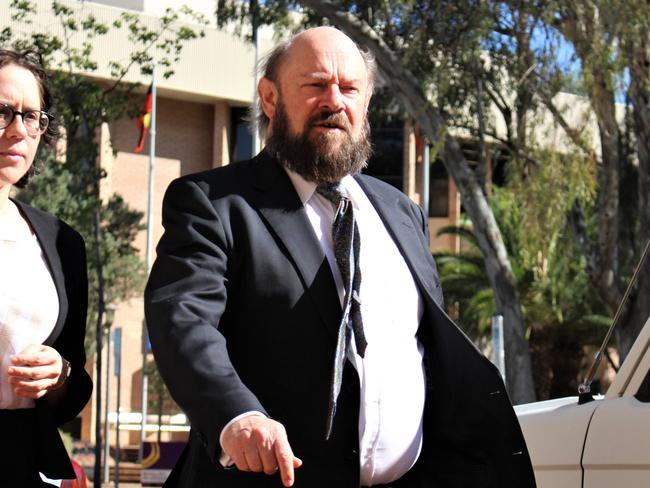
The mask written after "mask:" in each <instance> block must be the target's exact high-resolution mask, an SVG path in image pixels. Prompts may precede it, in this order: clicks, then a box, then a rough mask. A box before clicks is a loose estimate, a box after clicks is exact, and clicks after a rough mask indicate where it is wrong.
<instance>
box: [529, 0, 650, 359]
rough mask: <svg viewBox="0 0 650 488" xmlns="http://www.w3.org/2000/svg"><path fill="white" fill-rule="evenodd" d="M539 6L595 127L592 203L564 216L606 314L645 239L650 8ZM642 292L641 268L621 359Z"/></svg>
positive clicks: (629, 2) (648, 309)
mask: <svg viewBox="0 0 650 488" xmlns="http://www.w3.org/2000/svg"><path fill="white" fill-rule="evenodd" d="M540 7H542V8H543V9H545V17H546V19H547V22H548V24H549V25H550V26H552V27H553V28H556V29H557V31H558V32H559V33H560V34H561V35H562V36H563V38H564V39H565V40H566V41H568V42H570V43H571V44H572V46H573V47H574V49H575V53H576V56H577V58H578V59H579V60H580V81H581V83H582V86H583V87H584V91H585V93H586V96H587V98H588V100H589V102H590V105H591V107H592V110H593V113H594V115H595V118H596V120H597V124H598V135H599V139H600V154H599V155H595V154H594V155H592V157H593V158H594V159H595V160H596V163H597V168H598V200H597V203H596V205H595V207H594V208H587V209H585V208H584V207H583V206H582V205H580V203H579V202H576V205H575V206H574V208H573V210H572V212H571V217H572V223H573V232H574V234H575V237H576V241H577V242H579V243H580V244H581V246H582V250H583V253H584V255H585V256H586V257H587V269H588V272H589V278H590V282H591V285H592V287H593V289H594V290H595V292H596V293H597V294H598V296H599V298H600V299H601V300H602V302H603V303H604V304H605V306H606V307H607V309H608V310H609V313H610V314H612V315H613V314H614V312H615V311H616V309H617V308H618V306H619V304H620V302H621V299H622V297H623V292H624V290H625V288H626V286H627V281H628V279H629V277H630V275H631V271H632V269H633V267H634V264H635V262H636V260H637V259H638V257H639V256H640V254H641V251H642V249H643V248H644V246H645V243H646V242H647V241H648V239H650V208H649V206H648V194H649V192H650V151H649V149H650V138H649V135H650V104H649V100H650V90H649V88H650V56H649V51H648V42H649V41H650V37H649V36H650V31H649V27H650V11H649V9H648V6H647V3H646V2H640V1H636V0H624V1H620V2H615V3H611V2H605V1H599V0H581V1H578V2H560V1H548V2H543V3H542V4H540ZM626 78H628V79H629V82H628V81H626ZM623 92H626V95H627V98H628V100H629V101H630V103H631V106H632V114H631V115H632V116H631V117H629V118H627V117H626V118H621V117H617V113H620V111H619V110H617V104H616V100H617V99H620V97H621V94H622V93H623ZM545 103H546V104H547V106H548V107H549V108H550V109H551V111H552V112H553V113H554V115H555V116H556V119H557V120H558V122H559V123H560V124H561V125H562V126H563V127H564V128H565V130H566V131H567V133H568V134H569V135H570V136H571V138H572V140H573V141H574V143H575V145H576V147H579V148H580V147H584V146H583V142H584V141H582V140H581V139H580V138H579V137H577V134H578V133H579V131H577V130H576V128H575V127H571V126H570V125H569V124H568V123H567V122H566V121H565V120H563V118H562V114H561V113H560V112H559V111H557V110H556V109H555V107H553V105H552V103H551V102H550V100H549V99H548V98H547V97H546V98H545ZM630 119H632V120H631V121H630ZM634 143H636V150H635V149H634V147H633V145H634ZM635 186H636V188H634V187H635ZM649 293H650V276H649V274H648V272H647V270H645V272H643V273H641V275H640V278H639V282H638V284H637V286H636V288H635V290H634V293H632V295H631V298H630V300H629V303H628V304H627V305H626V307H625V309H624V311H625V313H624V315H623V319H622V321H621V324H620V326H619V328H618V329H617V335H616V337H617V343H618V351H619V355H620V357H621V360H622V359H624V358H625V356H626V354H627V352H628V351H629V348H630V347H631V345H632V343H633V342H634V339H635V338H636V336H637V334H638V332H639V331H640V329H641V327H642V326H643V324H644V323H645V321H646V320H647V318H648V315H650V302H649V301H648V300H647V299H646V297H647V296H648V294H649Z"/></svg>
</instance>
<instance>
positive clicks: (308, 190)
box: [283, 166, 358, 206]
mask: <svg viewBox="0 0 650 488" xmlns="http://www.w3.org/2000/svg"><path fill="white" fill-rule="evenodd" d="M283 168H284V170H285V171H286V172H287V175H288V176H289V179H290V180H291V183H292V184H293V187H294V188H295V189H296V193H297V194H298V198H300V201H301V202H302V204H303V206H304V205H305V204H306V203H307V202H308V201H309V200H311V198H312V197H313V196H314V193H316V186H317V185H316V183H314V182H313V181H307V180H306V179H305V178H303V177H302V175H300V174H298V173H296V172H295V171H292V170H290V169H288V168H286V167H284V166H283ZM341 185H342V186H343V187H344V188H345V189H346V190H348V194H349V195H350V198H351V200H352V202H353V203H354V201H355V198H354V194H355V190H356V189H357V187H358V185H357V184H356V181H354V177H353V176H351V175H345V176H344V177H343V178H342V179H341Z"/></svg>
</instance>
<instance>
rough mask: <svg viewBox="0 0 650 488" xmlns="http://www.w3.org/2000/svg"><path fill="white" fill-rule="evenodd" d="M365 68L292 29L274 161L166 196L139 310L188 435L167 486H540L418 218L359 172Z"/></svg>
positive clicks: (270, 109)
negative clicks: (446, 294)
mask: <svg viewBox="0 0 650 488" xmlns="http://www.w3.org/2000/svg"><path fill="white" fill-rule="evenodd" d="M374 74H375V67H374V62H373V60H372V59H371V57H370V56H369V55H368V54H367V53H364V52H362V51H361V50H360V49H359V48H358V47H357V46H356V45H355V44H354V43H353V42H352V40H351V39H349V38H348V37H347V36H345V35H344V34H342V33H341V32H339V31H337V30H336V29H333V28H330V27H319V28H314V29H310V30H307V31H305V32H303V33H301V34H298V35H296V36H294V37H293V38H291V39H290V40H289V41H288V42H286V43H284V44H282V45H280V46H278V47H277V48H276V49H275V50H274V51H273V52H272V53H271V54H270V56H269V57H268V58H267V60H266V63H265V65H264V77H263V78H262V79H261V80H260V83H259V86H258V92H259V98H260V107H259V114H258V115H259V117H260V124H261V127H262V129H263V130H264V131H265V132H266V134H267V136H268V138H267V145H266V148H265V149H264V150H263V151H262V152H261V153H260V154H259V155H258V156H257V157H256V158H254V159H252V160H250V161H244V162H240V163H236V164H232V165H230V166H227V167H224V168H219V169H214V170H210V171H207V172H204V173H199V174H194V175H189V176H185V177H183V178H180V179H178V180H176V181H174V182H173V183H172V184H171V185H170V187H169V189H168V191H167V193H166V196H165V200H164V204H163V224H164V227H165V232H164V235H163V237H162V238H161V240H160V243H159V245H158V248H157V253H158V257H157V259H156V262H155V264H154V266H153V269H152V272H151V276H150V279H149V283H148V285H147V290H146V295H145V303H146V317H147V325H148V327H149V334H150V337H151V344H152V348H153V351H154V355H155V358H156V361H157V363H158V367H159V369H160V372H161V374H162V376H163V378H164V379H165V381H166V383H167V385H168V387H169V390H170V392H171V394H172V395H173V397H174V399H175V400H176V401H177V402H178V404H179V405H180V406H181V408H182V409H183V410H184V411H185V413H186V414H187V415H188V417H189V420H190V423H191V427H192V428H191V432H190V438H189V441H188V444H187V447H186V449H185V451H184V453H183V455H182V457H181V459H180V460H179V462H178V463H177V465H176V467H175V468H174V471H173V472H172V474H171V476H170V478H169V479H168V481H167V483H166V484H165V486H170V487H192V488H197V487H220V488H221V487H233V488H235V487H250V488H257V487H269V488H271V487H281V486H283V485H284V486H286V487H289V486H296V487H304V488H320V487H323V488H325V487H327V488H358V487H360V486H373V487H389V486H390V487H397V488H411V487H425V486H426V487H472V488H477V487H486V488H487V487H490V488H509V487H512V488H515V487H516V488H527V487H532V486H534V485H535V481H534V478H533V474H532V468H531V465H530V459H529V457H528V452H527V450H526V446H525V444H524V440H523V437H522V435H521V431H520V429H519V425H518V423H517V419H516V417H515V415H514V412H513V410H512V407H511V405H510V402H509V400H508V397H507V395H506V393H505V388H504V385H503V382H502V381H501V378H500V375H499V373H498V371H497V370H496V368H494V367H493V366H492V365H491V363H490V362H489V361H487V360H486V359H485V358H484V357H483V356H482V355H481V354H480V352H479V351H478V350H476V349H475V348H474V346H473V345H472V344H471V342H470V341H469V340H467V338H466V337H465V336H464V335H463V334H462V332H460V330H459V329H458V328H457V327H456V326H455V325H454V324H453V322H452V321H451V320H450V319H449V318H448V317H447V315H446V314H445V312H444V311H443V306H442V292H441V289H440V283H439V280H438V276H437V273H436V267H435V263H434V261H433V259H432V257H431V252H430V251H429V244H428V230H427V217H426V216H425V215H424V214H423V212H422V210H421V209H420V208H419V207H418V206H416V205H414V204H413V203H412V202H411V201H410V200H409V199H408V198H406V197H405V196H404V195H403V194H402V193H400V192H398V191H397V190H395V189H394V188H392V187H390V186H388V185H386V184H384V183H382V182H380V181H378V180H375V179H373V178H370V177H367V176H364V175H360V174H359V173H360V171H361V170H362V169H363V167H364V165H365V164H366V161H367V159H368V157H369V154H370V144H369V141H368V136H369V129H368V120H367V109H368V103H369V101H370V97H371V94H372V88H373V81H374Z"/></svg>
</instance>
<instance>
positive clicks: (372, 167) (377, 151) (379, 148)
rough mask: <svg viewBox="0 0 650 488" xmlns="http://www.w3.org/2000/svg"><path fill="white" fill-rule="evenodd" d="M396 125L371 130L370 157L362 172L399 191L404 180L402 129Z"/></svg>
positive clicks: (399, 125)
mask: <svg viewBox="0 0 650 488" xmlns="http://www.w3.org/2000/svg"><path fill="white" fill-rule="evenodd" d="M396 125H397V126H396V127H381V128H375V127H373V128H372V131H371V134H372V156H371V157H370V161H368V167H367V168H366V169H365V170H364V171H363V172H364V173H365V174H368V175H370V176H374V177H375V178H378V179H380V180H382V181H384V182H386V183H388V184H389V185H392V186H394V187H395V188H397V189H398V190H400V191H401V190H402V184H403V180H404V175H403V172H404V169H403V168H404V129H403V127H402V125H401V122H400V123H399V124H396Z"/></svg>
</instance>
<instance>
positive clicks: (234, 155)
mask: <svg viewBox="0 0 650 488" xmlns="http://www.w3.org/2000/svg"><path fill="white" fill-rule="evenodd" d="M247 117H248V108H247V107H232V108H231V109H230V161H232V162H236V161H244V160H246V159H250V158H252V157H253V156H254V154H253V134H252V132H251V129H250V127H249V125H248V118H247Z"/></svg>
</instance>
